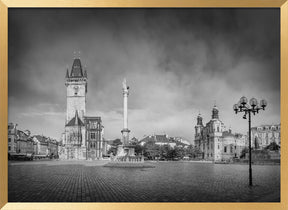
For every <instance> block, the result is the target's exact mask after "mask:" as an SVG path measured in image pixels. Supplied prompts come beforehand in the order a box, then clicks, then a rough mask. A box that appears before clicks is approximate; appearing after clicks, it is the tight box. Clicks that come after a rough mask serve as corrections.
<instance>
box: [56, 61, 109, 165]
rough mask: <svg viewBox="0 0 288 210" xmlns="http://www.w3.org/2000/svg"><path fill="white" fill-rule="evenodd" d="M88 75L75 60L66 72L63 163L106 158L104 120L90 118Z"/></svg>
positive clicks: (94, 117) (61, 156)
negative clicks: (87, 112) (88, 109)
mask: <svg viewBox="0 0 288 210" xmlns="http://www.w3.org/2000/svg"><path fill="white" fill-rule="evenodd" d="M87 81H88V78H87V72H86V69H85V70H83V68H82V65H81V61H80V58H75V59H74V61H73V65H72V68H71V71H70V73H69V70H68V69H67V72H66V82H65V86H66V91H67V92H66V99H67V107H66V118H65V132H64V133H63V136H62V149H61V152H60V153H61V155H60V158H61V159H77V160H84V159H87V160H90V159H91V160H95V159H101V158H102V157H103V155H105V154H106V143H105V141H104V139H103V134H104V126H103V125H102V120H101V117H99V116H98V117H97V116H86V102H87V100H86V99H87Z"/></svg>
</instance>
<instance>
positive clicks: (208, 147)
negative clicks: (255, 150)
mask: <svg viewBox="0 0 288 210" xmlns="http://www.w3.org/2000/svg"><path fill="white" fill-rule="evenodd" d="M245 142H246V136H244V135H241V134H232V131H231V129H229V130H226V127H225V125H224V123H223V122H222V121H221V120H220V119H219V110H218V108H217V107H216V105H215V106H214V107H213V109H212V119H211V120H210V121H209V122H208V123H207V124H206V126H204V125H203V118H202V117H201V115H200V114H199V115H198V117H197V124H196V126H195V140H194V146H195V147H196V148H197V149H198V151H200V154H199V157H200V158H202V159H205V160H212V161H224V160H229V159H231V158H234V157H235V158H237V157H240V154H241V151H242V149H243V148H244V147H245Z"/></svg>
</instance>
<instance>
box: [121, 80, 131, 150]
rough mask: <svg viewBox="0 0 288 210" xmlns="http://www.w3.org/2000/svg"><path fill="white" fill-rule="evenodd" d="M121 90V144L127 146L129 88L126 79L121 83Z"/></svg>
mask: <svg viewBox="0 0 288 210" xmlns="http://www.w3.org/2000/svg"><path fill="white" fill-rule="evenodd" d="M122 90H123V120H124V122H123V125H124V126H123V130H122V131H121V133H122V142H123V145H124V146H126V145H129V132H130V130H129V129H128V95H129V87H128V86H127V84H126V79H124V80H123V83H122Z"/></svg>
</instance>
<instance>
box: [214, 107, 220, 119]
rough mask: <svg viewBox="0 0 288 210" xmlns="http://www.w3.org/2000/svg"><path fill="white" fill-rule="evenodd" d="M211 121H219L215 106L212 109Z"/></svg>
mask: <svg viewBox="0 0 288 210" xmlns="http://www.w3.org/2000/svg"><path fill="white" fill-rule="evenodd" d="M212 119H219V110H218V107H217V106H216V105H214V107H213V109H212Z"/></svg>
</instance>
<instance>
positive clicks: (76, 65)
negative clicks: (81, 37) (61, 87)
mask: <svg viewBox="0 0 288 210" xmlns="http://www.w3.org/2000/svg"><path fill="white" fill-rule="evenodd" d="M83 76H84V74H83V70H82V65H81V61H80V59H79V58H75V59H74V61H73V65H72V70H71V74H70V77H83Z"/></svg>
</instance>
